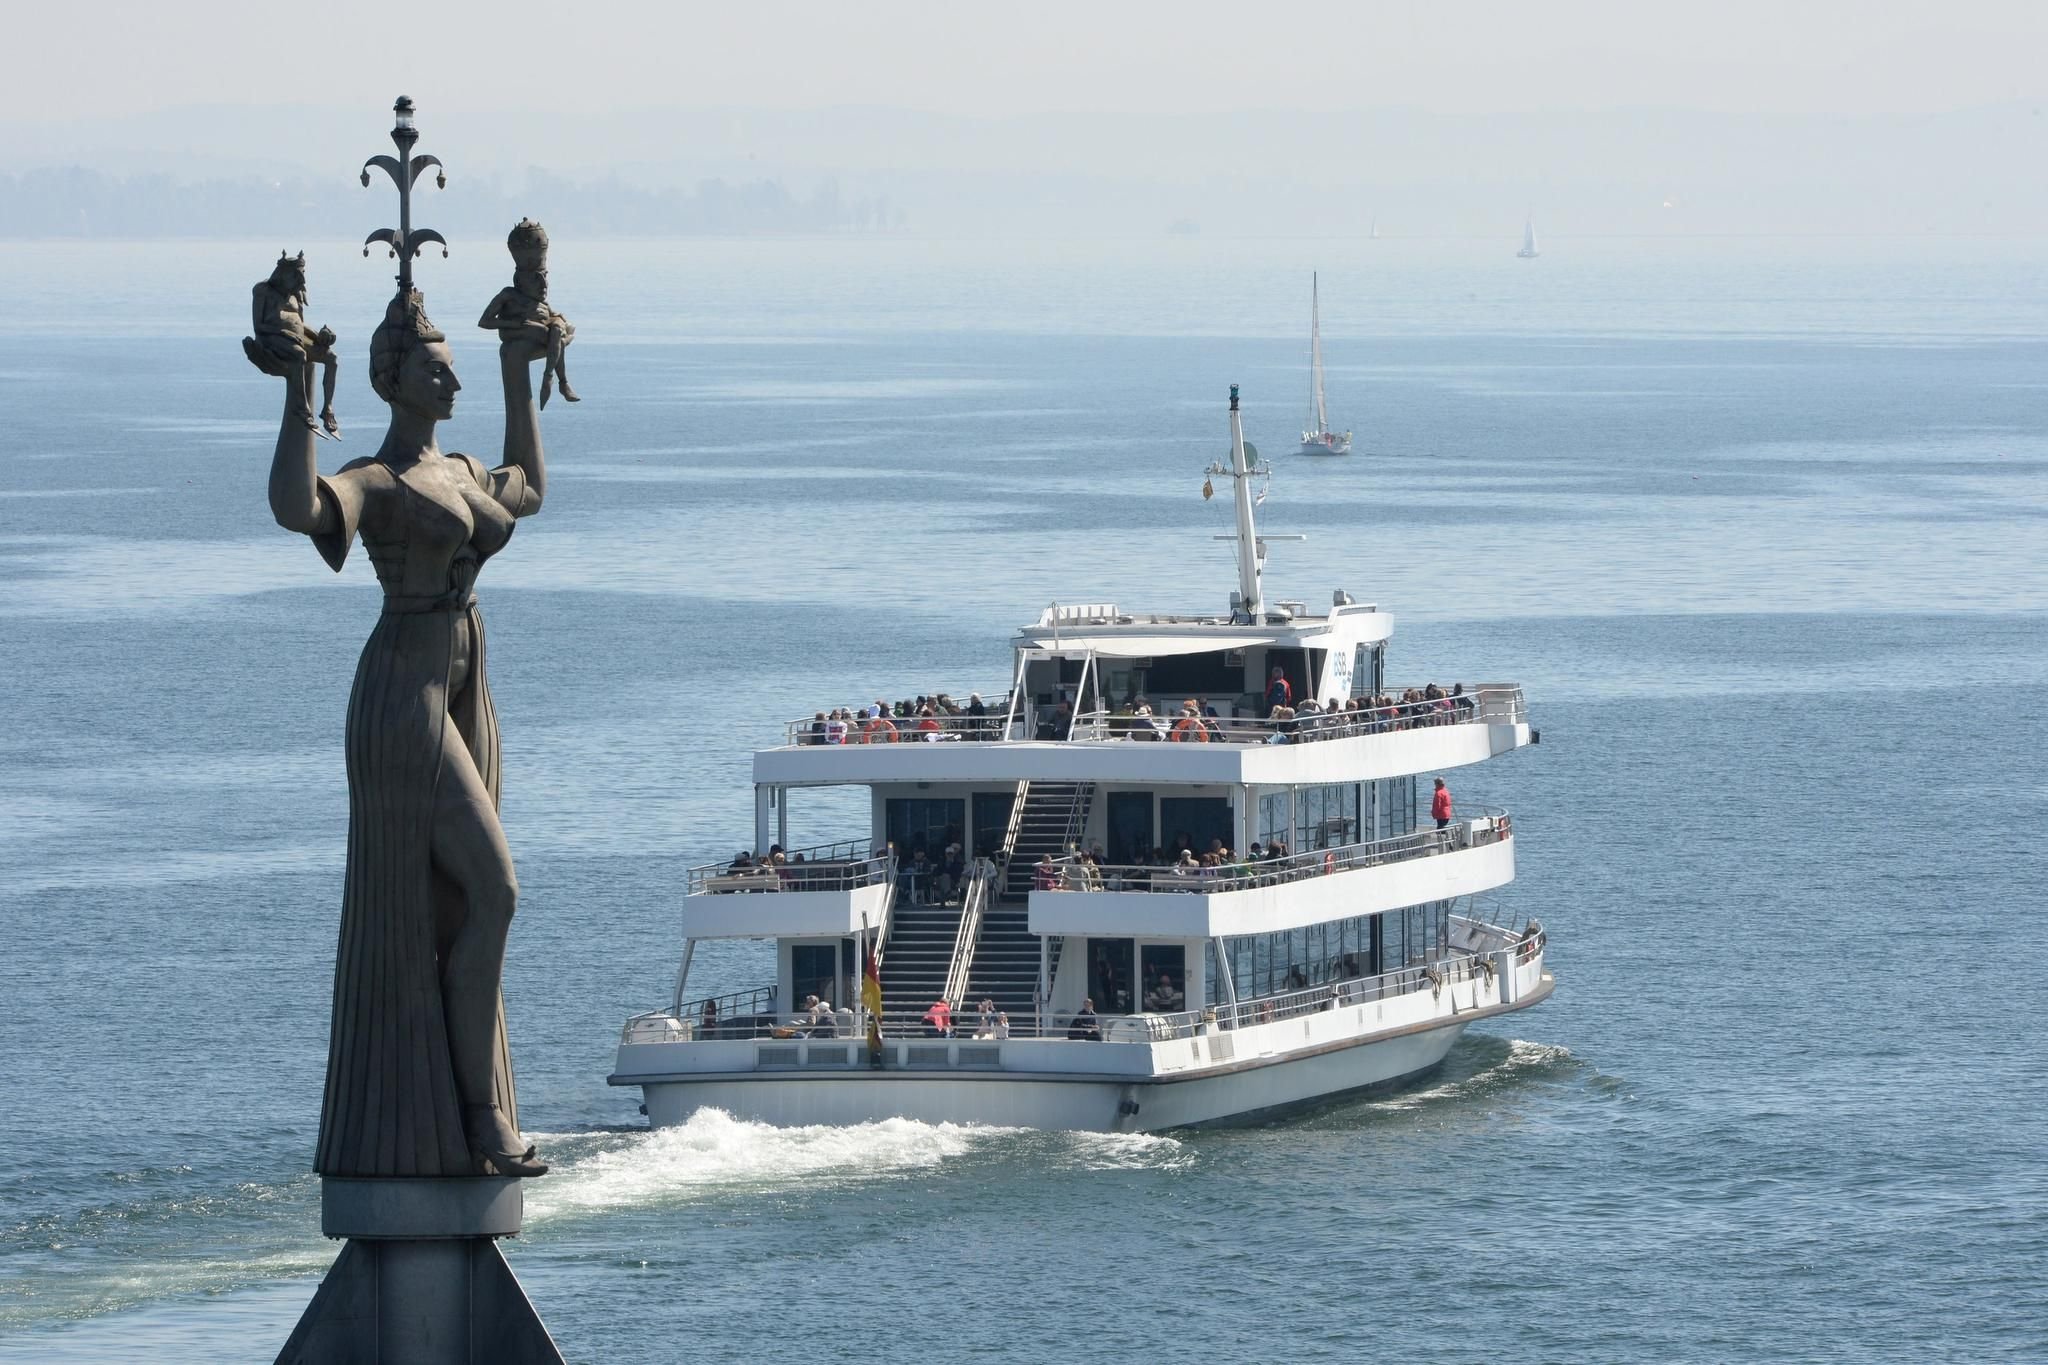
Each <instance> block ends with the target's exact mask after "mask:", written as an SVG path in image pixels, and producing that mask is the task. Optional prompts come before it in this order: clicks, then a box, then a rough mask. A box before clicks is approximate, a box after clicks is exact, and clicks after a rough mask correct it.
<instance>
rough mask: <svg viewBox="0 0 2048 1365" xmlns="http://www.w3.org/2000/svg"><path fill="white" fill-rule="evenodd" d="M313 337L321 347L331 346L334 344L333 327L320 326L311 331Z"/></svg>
mask: <svg viewBox="0 0 2048 1365" xmlns="http://www.w3.org/2000/svg"><path fill="white" fill-rule="evenodd" d="M313 339H314V340H315V341H317V342H319V343H320V345H321V346H323V347H328V346H332V345H334V329H333V328H332V327H322V328H321V329H320V330H319V331H317V332H315V333H313Z"/></svg>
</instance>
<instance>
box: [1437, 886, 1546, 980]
mask: <svg viewBox="0 0 2048 1365" xmlns="http://www.w3.org/2000/svg"><path fill="white" fill-rule="evenodd" d="M1454 904H1455V907H1456V908H1455V909H1453V910H1452V911H1451V915H1450V927H1451V931H1452V934H1453V936H1454V937H1453V943H1452V946H1453V947H1458V946H1461V945H1459V944H1458V943H1457V942H1456V937H1457V936H1459V935H1462V936H1463V937H1464V938H1465V940H1466V944H1465V945H1463V946H1468V947H1470V948H1471V949H1472V950H1473V951H1498V950H1499V948H1513V949H1514V950H1515V961H1516V962H1518V963H1521V962H1528V961H1531V960H1532V959H1534V958H1537V957H1539V956H1541V955H1542V953H1543V945H1544V944H1545V943H1546V942H1548V935H1547V934H1545V932H1544V929H1543V925H1542V923H1541V922H1540V921H1538V920H1536V919H1535V918H1533V917H1532V918H1530V919H1529V920H1527V921H1526V922H1525V923H1524V924H1523V926H1522V927H1521V928H1519V929H1517V928H1515V926H1514V917H1513V915H1512V914H1511V913H1509V912H1507V911H1506V910H1504V909H1503V907H1502V905H1501V902H1500V899H1499V898H1498V897H1496V896H1492V895H1484V894H1481V895H1471V896H1465V897H1463V898H1461V899H1460V900H1458V901H1456V902H1455V903H1454ZM1488 942H1492V943H1497V944H1498V947H1494V948H1482V947H1481V945H1482V944H1484V943H1488Z"/></svg>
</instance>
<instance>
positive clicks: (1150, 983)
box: [1138, 943, 1188, 1014]
mask: <svg viewBox="0 0 2048 1365" xmlns="http://www.w3.org/2000/svg"><path fill="white" fill-rule="evenodd" d="M1138 965H1139V967H1140V968H1142V969H1143V972H1144V976H1143V981H1144V987H1145V1009H1146V1012H1147V1013H1150V1014H1172V1013H1174V1012H1175V1011H1177V1010H1184V1009H1186V1008H1187V1007H1188V997H1187V984H1188V975H1187V950H1186V949H1185V948H1183V947H1182V946H1181V945H1180V944H1178V943H1148V944H1146V945H1145V946H1144V947H1143V948H1142V949H1140V950H1139V952H1138Z"/></svg>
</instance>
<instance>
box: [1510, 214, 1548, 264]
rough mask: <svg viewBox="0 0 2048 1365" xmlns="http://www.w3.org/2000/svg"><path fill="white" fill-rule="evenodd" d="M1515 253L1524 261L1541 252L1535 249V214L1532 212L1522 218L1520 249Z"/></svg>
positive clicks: (1534, 257) (1533, 258)
mask: <svg viewBox="0 0 2048 1365" xmlns="http://www.w3.org/2000/svg"><path fill="white" fill-rule="evenodd" d="M1515 254H1516V255H1517V256H1520V257H1521V258H1522V259H1523V260H1525V261H1533V260H1535V259H1536V258H1537V257H1538V256H1539V255H1541V254H1542V253H1541V252H1539V251H1537V250H1536V215H1535V214H1533V213H1532V214H1530V215H1529V216H1528V217H1527V218H1525V219H1523V220H1522V249H1521V250H1520V251H1517V252H1516V253H1515Z"/></svg>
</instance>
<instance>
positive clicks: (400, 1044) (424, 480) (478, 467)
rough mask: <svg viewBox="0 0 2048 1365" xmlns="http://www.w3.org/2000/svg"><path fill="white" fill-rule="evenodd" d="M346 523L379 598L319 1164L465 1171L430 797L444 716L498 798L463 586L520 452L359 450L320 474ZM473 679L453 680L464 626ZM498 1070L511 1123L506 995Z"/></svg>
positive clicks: (448, 891)
mask: <svg viewBox="0 0 2048 1365" xmlns="http://www.w3.org/2000/svg"><path fill="white" fill-rule="evenodd" d="M320 486H321V488H322V490H323V492H324V493H325V495H326V496H327V497H328V498H329V499H330V500H331V505H332V506H334V507H335V508H336V510H337V512H338V513H339V515H340V523H341V524H340V527H339V529H337V530H336V531H335V532H333V533H331V534H327V535H319V536H315V537H314V538H313V539H314V543H315V545H316V547H317V548H318V549H319V551H320V553H321V555H322V557H323V558H325V559H326V561H327V563H328V565H329V566H330V567H332V568H334V569H336V570H339V569H340V568H341V565H342V562H343V561H344V560H345V559H346V558H347V556H348V550H349V545H350V544H351V542H352V541H353V540H354V538H355V537H356V536H357V535H358V534H360V535H361V536H362V539H363V545H364V548H365V550H366V551H367V552H368V554H369V556H370V559H371V563H372V564H373V565H374V566H375V568H376V570H377V579H378V582H379V583H380V584H381V585H382V586H383V589H384V611H383V614H382V615H381V616H380V617H379V618H378V621H377V625H376V628H375V629H374V630H372V631H371V632H370V638H369V641H368V643H367V644H365V645H364V646H363V653H362V658H361V659H360V661H359V662H358V663H357V665H356V676H355V686H354V689H353V690H352V692H351V693H350V695H349V705H348V731H347V749H348V792H349V812H348V815H349V820H348V870H347V874H346V881H345V887H344V890H343V893H342V906H341V946H340V950H339V952H338V953H337V954H336V958H335V967H334V1007H333V1014H332V1021H331V1025H330V1030H329V1033H328V1044H327V1091H326V1099H325V1102H324V1104H323V1105H322V1108H321V1113H320V1145H319V1151H318V1154H317V1156H316V1159H315V1161H314V1169H315V1170H317V1171H319V1172H320V1174H322V1175H336V1176H460V1175H473V1174H475V1173H476V1171H475V1168H474V1164H473V1163H472V1161H471V1159H470V1156H469V1150H468V1143H467V1141H466V1139H465V1137H464V1133H463V1127H462V1106H461V1101H460V1099H459V1097H458V1095H457V1093H456V1088H455V1078H454V1071H453V1068H452V1066H451V1064H450V1060H449V1052H448V1027H447V1021H446V1016H445V1013H444V1011H443V1006H442V989H441V961H442V957H443V954H444V953H445V951H446V950H447V948H448V946H449V944H450V943H451V942H452V940H453V938H454V935H455V932H456V930H457V929H458V928H459V927H460V926H461V923H462V918H463V914H464V911H465V909H466V902H465V898H464V895H463V892H462V890H461V889H460V888H459V887H458V886H457V885H456V884H455V883H454V882H452V881H450V880H449V879H448V878H446V877H444V876H442V875H441V874H440V872H439V871H438V870H437V869H436V868H435V867H434V865H433V861H432V856H431V850H432V839H433V829H434V812H435V801H436V796H437V793H438V791H439V787H440V782H441V764H442V753H443V743H444V739H445V731H446V728H447V727H448V726H450V725H453V726H454V727H455V729H456V732H457V733H458V734H459V735H460V736H461V739H462V743H463V747H464V748H466V749H467V750H468V752H469V755H470V757H471V759H472V760H474V762H475V764H476V770H477V774H478V776H479V777H480V778H481V779H482V780H483V785H484V787H485V789H486V790H487V791H488V792H489V793H490V798H491V810H492V812H493V815H494V816H495V812H496V810H497V804H498V722H497V716H496V714H495V713H494V712H493V711H492V709H491V694H490V688H489V685H488V683H487V681H486V677H485V671H484V630H483V617H482V615H481V614H480V613H479V612H478V611H477V608H476V602H475V598H474V597H473V596H472V595H471V591H470V589H471V587H472V585H473V584H474V583H475V581H476V575H477V571H478V569H479V568H481V567H482V564H483V562H484V560H486V559H488V558H489V557H490V556H491V555H492V554H494V553H496V552H497V551H498V550H499V549H501V548H503V546H504V544H505V542H506V541H507V540H508V539H509V538H510V536H511V534H512V528H513V524H514V519H515V518H516V517H517V516H518V515H520V514H521V513H523V512H525V511H527V510H529V508H528V507H527V505H526V504H527V501H528V498H527V492H526V480H525V476H524V474H523V473H522V471H520V470H519V469H518V468H517V467H512V466H507V467H505V468H501V469H495V470H487V469H485V468H484V466H483V464H482V462H481V461H478V460H475V459H472V458H470V457H469V456H466V455H465V456H455V457H451V458H449V459H447V460H443V461H432V462H423V463H421V464H417V465H414V466H412V467H410V468H408V469H406V470H405V471H403V472H399V471H395V470H393V469H392V468H391V467H390V466H388V465H385V464H383V463H381V462H379V461H377V460H357V461H354V462H352V463H350V464H348V465H345V466H343V468H342V469H341V470H340V471H338V472H337V473H336V474H334V475H333V476H331V477H329V478H324V479H322V480H321V481H320ZM465 628H466V630H467V633H468V636H469V653H470V665H469V670H468V677H467V679H466V681H464V682H463V684H462V686H461V687H460V690H459V691H457V692H456V693H455V694H454V695H452V696H451V695H450V691H449V682H450V669H451V663H452V660H453V658H454V655H455V650H456V646H457V644H458V632H460V631H462V630H464V629H465ZM493 1081H494V1089H495V1092H496V1093H495V1096H494V1098H495V1099H496V1102H497V1104H498V1105H499V1107H500V1108H502V1109H503V1110H504V1111H505V1115H506V1117H507V1118H508V1119H509V1120H510V1121H511V1122H512V1123H513V1125H514V1126H515V1127H516V1126H517V1124H518V1110H517V1106H516V1102H515V1096H514V1093H513V1085H512V1059H511V1054H510V1052H509V1050H508V1048H507V1045H506V1039H505V1011H504V1005H503V1002H502V1001H501V1002H500V1004H499V1008H498V1040H497V1052H496V1059H495V1064H494V1066H493Z"/></svg>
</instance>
